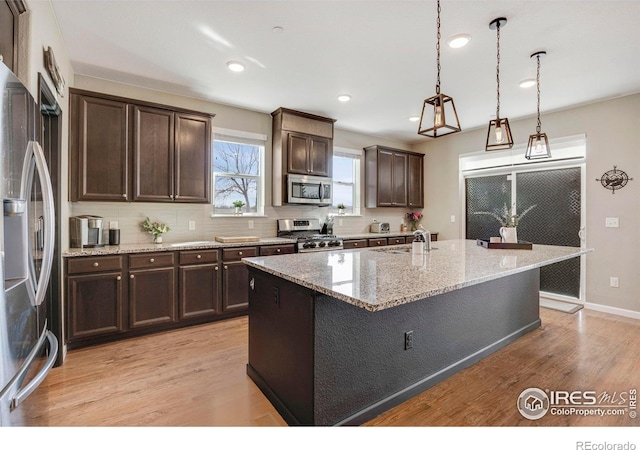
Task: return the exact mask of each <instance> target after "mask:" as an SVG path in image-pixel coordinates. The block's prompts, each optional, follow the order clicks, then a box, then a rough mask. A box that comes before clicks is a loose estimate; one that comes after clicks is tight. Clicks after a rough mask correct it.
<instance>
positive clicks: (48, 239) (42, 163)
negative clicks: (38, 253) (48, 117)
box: [22, 141, 55, 306]
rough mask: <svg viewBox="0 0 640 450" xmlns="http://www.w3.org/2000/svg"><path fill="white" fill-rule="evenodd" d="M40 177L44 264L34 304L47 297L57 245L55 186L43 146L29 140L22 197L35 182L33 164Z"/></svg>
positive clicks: (26, 194) (25, 195) (25, 197)
mask: <svg viewBox="0 0 640 450" xmlns="http://www.w3.org/2000/svg"><path fill="white" fill-rule="evenodd" d="M34 163H35V171H36V172H37V174H38V178H40V188H41V189H42V210H43V216H44V227H43V228H44V229H43V230H42V236H43V242H44V246H43V250H42V266H41V269H40V277H39V278H38V284H37V286H34V289H35V300H34V306H38V305H40V304H42V302H43V301H44V299H45V296H46V293H47V292H46V291H47V285H48V284H49V277H50V276H51V266H52V264H53V246H54V245H55V210H54V204H53V186H52V185H51V178H50V177H49V168H48V167H47V161H46V159H45V156H44V152H43V151H42V147H40V144H38V142H36V141H29V144H28V146H27V156H26V160H25V164H24V168H23V174H22V183H23V185H22V189H23V193H22V197H23V198H24V199H27V197H28V196H29V194H28V192H29V190H30V189H31V187H30V185H31V183H32V182H33V176H32V174H33V172H32V170H33V166H34Z"/></svg>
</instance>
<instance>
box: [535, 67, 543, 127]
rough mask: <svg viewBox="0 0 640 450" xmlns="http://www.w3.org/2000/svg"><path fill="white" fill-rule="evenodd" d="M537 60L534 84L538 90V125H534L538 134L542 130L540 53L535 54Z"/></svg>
mask: <svg viewBox="0 0 640 450" xmlns="http://www.w3.org/2000/svg"><path fill="white" fill-rule="evenodd" d="M536 58H537V60H538V67H537V70H536V85H537V90H538V125H537V126H536V133H538V134H540V130H542V122H540V55H537V56H536Z"/></svg>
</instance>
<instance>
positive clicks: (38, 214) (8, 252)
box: [0, 63, 58, 426]
mask: <svg viewBox="0 0 640 450" xmlns="http://www.w3.org/2000/svg"><path fill="white" fill-rule="evenodd" d="M0 85H1V86H2V91H3V96H2V99H1V100H0V102H1V103H2V107H1V108H0V172H1V173H2V184H1V185H0V194H1V195H2V199H3V215H2V220H0V253H1V258H0V273H2V276H1V277H0V425H2V426H7V425H21V424H23V422H22V419H21V413H20V408H19V406H20V404H21V403H22V402H23V401H24V400H25V399H26V398H27V397H28V396H29V394H31V393H32V392H33V391H34V390H35V389H36V388H37V387H38V386H39V385H40V383H41V382H42V380H43V379H44V378H45V377H46V375H47V373H48V372H49V370H50V369H51V367H53V364H54V363H55V360H56V357H57V353H58V341H57V339H56V337H55V335H54V334H53V333H52V332H51V331H49V330H48V326H47V319H46V302H44V300H45V296H46V294H47V286H48V284H49V277H50V273H51V267H52V263H53V250H54V236H55V230H54V224H55V223H54V211H55V210H54V204H53V189H52V186H51V180H50V178H49V170H48V168H47V163H46V160H45V156H44V153H43V152H42V148H41V147H40V145H39V144H38V143H37V142H36V123H37V120H36V118H37V117H38V116H37V114H38V113H39V109H38V108H37V105H36V103H35V101H34V100H33V98H32V97H31V95H30V94H29V91H28V90H27V89H26V88H25V87H24V86H23V85H22V83H20V81H19V80H18V79H17V78H16V77H15V75H13V73H11V71H9V69H8V68H7V67H6V66H5V65H4V64H2V63H0Z"/></svg>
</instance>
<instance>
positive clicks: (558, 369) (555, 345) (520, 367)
mask: <svg viewBox="0 0 640 450" xmlns="http://www.w3.org/2000/svg"><path fill="white" fill-rule="evenodd" d="M541 318H542V326H541V327H540V328H539V329H537V330H535V331H533V332H531V333H529V334H527V335H526V336H523V337H522V338H520V339H518V340H517V341H516V342H514V343H512V344H510V345H509V346H507V347H506V348H504V349H501V350H499V351H498V352H496V353H494V354H492V355H490V356H489V357H487V358H485V359H483V360H482V361H480V362H479V363H477V364H474V365H473V366H471V367H469V368H468V369H465V370H463V371H461V372H460V373H458V374H456V375H454V376H452V377H450V378H449V379H447V380H445V381H443V382H442V383H440V384H438V385H436V386H434V387H432V388H431V389H429V390H427V391H425V392H423V393H422V394H420V395H418V396H416V397H414V398H412V399H410V400H408V401H406V402H404V403H403V404H401V405H399V406H398V407H396V408H393V409H391V410H389V411H387V412H386V413H384V414H382V415H380V416H378V417H377V418H375V419H374V420H371V421H370V422H369V423H367V424H366V426H377V427H381V426H385V427H389V426H392V427H399V426H412V427H416V426H417V427H421V426H444V427H448V426H598V427H600V426H635V427H637V426H638V425H640V419H638V418H636V419H632V418H631V417H629V414H625V415H624V416H608V417H593V416H591V417H583V416H578V415H563V416H559V415H555V416H554V415H551V414H547V415H546V416H545V417H543V418H542V419H540V420H537V421H531V420H528V419H525V418H524V417H522V416H521V415H520V413H519V412H518V410H517V408H516V401H517V398H518V396H519V395H520V393H521V392H522V391H523V390H524V389H526V388H530V387H538V388H540V389H543V390H544V389H549V390H567V391H573V390H594V391H597V392H599V393H600V392H602V391H607V392H608V393H609V394H613V393H614V392H617V393H620V392H621V391H627V392H628V391H629V390H630V389H633V388H635V389H639V388H640V321H638V320H632V319H626V318H621V317H618V316H612V315H608V314H603V313H598V312H594V311H589V310H581V311H579V312H577V313H575V314H565V313H561V312H557V311H552V310H547V309H541ZM247 332H248V320H247V317H240V318H236V319H230V320H226V321H222V322H217V323H213V324H207V325H201V326H195V327H191V328H187V329H181V330H176V331H171V332H167V333H163V334H158V335H152V336H145V337H140V338H135V339H131V340H127V341H122V342H117V343H112V344H105V345H100V346H94V347H90V348H85V349H79V350H74V351H71V352H69V354H68V355H67V358H66V361H65V363H64V364H63V365H62V366H61V367H57V368H55V369H53V370H52V372H51V373H50V375H49V376H48V377H47V379H46V380H45V381H44V382H43V384H42V385H41V387H40V388H39V389H38V390H37V391H36V392H35V393H34V394H33V395H32V396H31V397H30V398H29V399H28V400H27V401H26V402H25V404H24V407H23V408H22V414H23V425H26V426H89V427H96V426H251V427H262V426H286V423H285V422H284V421H283V420H282V418H281V417H280V415H279V414H278V413H277V412H276V410H275V409H274V408H273V406H272V405H271V404H270V403H269V402H268V401H267V400H266V398H265V397H264V396H263V395H262V393H261V392H260V390H259V389H258V388H257V387H256V386H255V385H254V384H253V382H252V381H251V380H250V379H249V378H248V377H247V375H246V362H247Z"/></svg>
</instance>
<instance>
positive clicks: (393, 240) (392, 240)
mask: <svg viewBox="0 0 640 450" xmlns="http://www.w3.org/2000/svg"><path fill="white" fill-rule="evenodd" d="M388 242H389V245H398V244H404V243H406V241H405V238H404V236H399V237H398V236H396V237H390V238H388Z"/></svg>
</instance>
